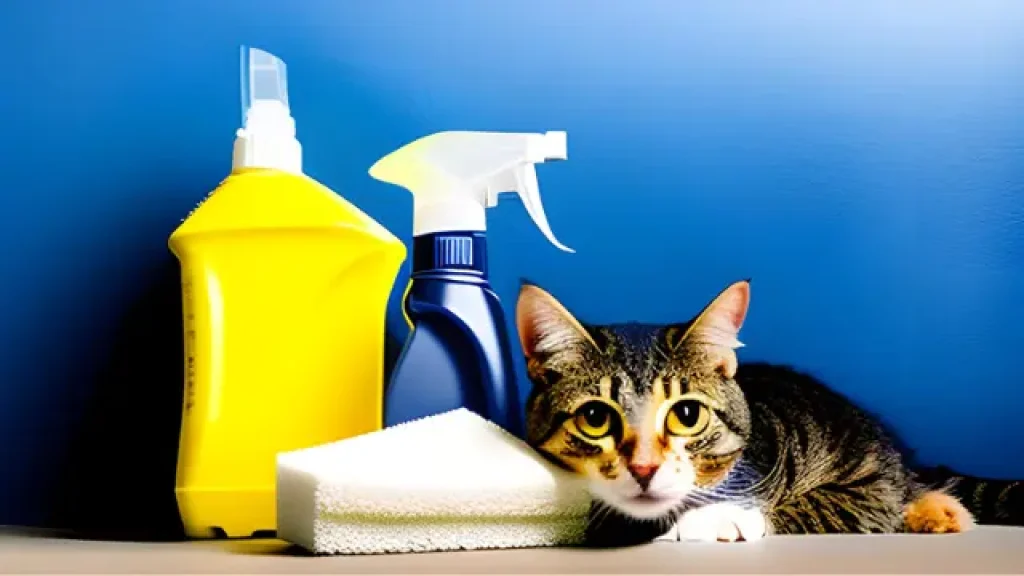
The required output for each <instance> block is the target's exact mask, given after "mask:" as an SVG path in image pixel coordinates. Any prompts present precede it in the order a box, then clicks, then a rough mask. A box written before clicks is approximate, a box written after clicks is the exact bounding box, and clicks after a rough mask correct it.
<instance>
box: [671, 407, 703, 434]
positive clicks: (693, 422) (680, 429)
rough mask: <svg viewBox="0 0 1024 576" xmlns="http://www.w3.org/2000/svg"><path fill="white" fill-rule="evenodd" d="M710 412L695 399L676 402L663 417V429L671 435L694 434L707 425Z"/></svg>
mask: <svg viewBox="0 0 1024 576" xmlns="http://www.w3.org/2000/svg"><path fill="white" fill-rule="evenodd" d="M710 421H711V413H710V412H709V411H708V408H707V406H705V405H704V404H701V403H700V402H698V401H696V400H690V399H687V400H680V401H679V402H676V403H675V405H674V406H672V409H671V410H669V411H668V416H666V417H665V430H667V431H668V433H669V434H671V435H673V436H696V435H697V434H700V433H701V432H703V431H704V429H705V428H707V427H708V423H709V422H710Z"/></svg>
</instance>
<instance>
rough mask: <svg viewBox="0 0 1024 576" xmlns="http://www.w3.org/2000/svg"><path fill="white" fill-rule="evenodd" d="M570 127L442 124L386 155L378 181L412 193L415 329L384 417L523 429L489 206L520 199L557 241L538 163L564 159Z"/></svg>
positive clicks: (407, 304)
mask: <svg viewBox="0 0 1024 576" xmlns="http://www.w3.org/2000/svg"><path fill="white" fill-rule="evenodd" d="M565 157H566V139H565V133H564V132H548V133H546V134H518V133H501V132H440V133H437V134H433V135H430V136H426V137H424V138H420V139H419V140H416V141H414V142H412V143H410V144H407V145H405V146H403V147H402V148H400V149H398V150H396V151H394V152H392V153H391V154H389V155H387V156H385V157H384V158H382V159H380V160H379V161H378V162H377V163H376V164H374V166H373V167H372V168H371V169H370V175H371V176H373V177H374V178H377V179H378V180H382V181H385V182H389V183H391V184H395V185H398V186H402V187H404V188H406V189H408V190H409V191H411V192H412V194H413V199H414V200H413V204H414V209H415V213H414V217H413V227H414V230H413V250H412V251H413V260H412V276H411V278H410V283H409V287H408V288H407V290H406V294H405V298H404V301H403V309H404V311H405V314H406V319H407V320H408V322H409V324H410V328H411V329H410V332H409V336H408V338H407V340H406V342H405V345H404V347H403V348H402V352H401V355H400V356H399V359H398V361H397V363H396V365H395V368H394V371H393V373H392V375H391V379H390V381H389V383H388V386H387V390H386V397H385V402H384V412H385V425H386V426H393V425H395V424H400V423H402V422H408V421H409V420H414V419H417V418H422V417H425V416H430V415H433V414H438V413H441V412H445V411H448V410H454V409H456V408H466V409H469V410H471V411H473V412H475V413H477V414H479V415H480V416H482V417H484V418H487V419H489V420H491V421H492V422H494V423H496V424H498V425H499V426H502V427H503V428H505V429H506V430H507V431H509V432H511V433H512V434H515V435H517V436H519V437H522V435H523V434H522V415H521V413H520V412H521V409H520V404H519V391H518V389H517V386H516V374H515V368H514V366H515V365H514V363H513V356H512V353H513V349H512V347H511V345H510V339H509V336H508V331H507V328H506V326H507V325H506V322H505V314H504V311H503V309H502V306H501V302H500V301H499V299H498V296H497V295H496V294H495V293H494V291H493V290H492V289H491V286H490V283H489V281H488V262H487V244H486V234H485V230H486V213H485V212H486V209H487V208H488V207H493V206H496V205H497V203H498V197H499V194H501V193H503V192H514V193H516V194H518V195H519V196H520V198H522V200H523V203H524V204H525V205H526V210H527V212H528V213H529V214H530V216H531V217H532V218H533V220H534V223H535V224H536V225H537V226H538V227H539V228H540V230H541V231H542V232H543V233H544V234H545V236H547V238H548V239H549V240H550V241H551V242H552V243H553V244H554V245H555V246H557V247H559V248H561V249H563V250H566V251H569V252H571V251H572V250H571V249H569V248H567V247H566V246H564V245H563V244H561V243H560V242H559V241H558V240H557V239H555V237H554V235H553V234H552V232H551V229H550V227H549V226H548V223H547V218H546V216H545V214H544V208H543V206H542V205H541V202H540V192H539V189H538V185H537V175H536V172H535V171H534V164H535V163H540V162H544V161H546V160H551V159H565Z"/></svg>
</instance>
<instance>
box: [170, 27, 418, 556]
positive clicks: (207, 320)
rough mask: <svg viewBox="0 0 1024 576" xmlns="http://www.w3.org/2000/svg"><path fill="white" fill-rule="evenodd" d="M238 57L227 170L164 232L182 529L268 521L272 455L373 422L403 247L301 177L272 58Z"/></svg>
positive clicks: (209, 532) (247, 53) (198, 532)
mask: <svg viewBox="0 0 1024 576" xmlns="http://www.w3.org/2000/svg"><path fill="white" fill-rule="evenodd" d="M243 67H244V69H243V106H244V107H243V110H245V111H246V118H245V128H244V129H242V130H239V131H238V135H237V139H236V141H235V151H234V161H233V169H232V172H231V174H230V175H229V176H228V177H227V178H226V179H225V180H224V181H223V182H221V184H220V186H219V187H217V189H216V190H215V191H214V192H213V193H212V194H211V195H210V196H208V197H207V198H206V200H205V201H203V202H202V203H201V204H200V205H199V206H198V208H196V209H195V210H194V211H193V212H192V213H191V214H190V215H189V216H188V218H187V219H186V220H185V221H184V222H183V223H182V224H181V226H180V227H179V228H178V229H177V230H175V232H174V233H173V234H172V235H171V237H170V240H169V245H170V249H171V251H172V252H173V253H174V254H175V256H176V257H177V258H178V260H179V261H180V264H181V277H182V297H183V308H184V328H185V374H186V375H185V398H184V407H183V422H182V430H181V440H180V450H179V455H178V470H177V486H176V495H177V500H178V506H179V510H180V512H181V516H182V520H183V522H184V524H185V528H186V531H187V533H188V535H190V536H192V537H206V536H213V535H227V536H232V537H235V536H249V535H251V534H253V533H259V532H262V531H273V530H275V529H276V526H277V522H276V503H275V494H274V486H275V480H276V460H275V459H276V455H277V453H279V452H284V451H291V450H296V449H299V448H305V447H310V446H314V445H317V444H321V443H325V442H332V441H335V440H340V439H342V438H347V437H350V436H355V435H358V434H363V433H366V432H371V431H374V430H378V429H380V428H381V427H382V400H381V396H382V394H383V369H384V366H383V365H384V327H385V315H386V306H387V300H388V296H389V294H390V291H391V288H392V286H393V283H394V281H395V277H396V275H397V274H398V270H399V267H400V266H401V264H402V262H403V261H404V259H405V256H406V250H405V246H404V244H402V242H401V241H400V240H399V239H398V238H396V237H395V236H393V235H392V234H391V233H390V232H388V231H387V230H386V229H385V228H384V227H382V226H381V225H380V224H378V223H377V222H375V221H374V220H373V219H372V218H370V217H369V216H367V215H366V214H364V213H363V212H361V211H360V210H359V209H358V208H356V207H355V206H354V205H352V204H351V203H349V202H347V201H346V200H344V199H343V198H341V197H340V196H338V195H337V194H335V193H334V192H332V191H331V190H329V189H328V188H326V187H324V186H323V185H321V184H320V183H318V182H316V181H315V180H313V179H311V178H309V177H308V176H306V175H304V174H303V173H302V151H301V147H300V145H299V143H298V141H297V140H296V139H295V125H294V122H293V121H292V118H291V116H290V111H289V107H288V99H287V85H286V74H285V66H284V63H283V62H281V61H280V60H278V59H277V58H276V57H274V56H272V55H270V54H268V53H266V52H263V51H260V50H256V49H245V48H244V47H243ZM246 79H248V85H246V84H245V82H246Z"/></svg>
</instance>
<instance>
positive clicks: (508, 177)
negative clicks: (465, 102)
mask: <svg viewBox="0 0 1024 576" xmlns="http://www.w3.org/2000/svg"><path fill="white" fill-rule="evenodd" d="M566 158H567V154H566V133H565V132H547V133H544V134H532V133H506V132H461V131H452V132H439V133H436V134H431V135H430V136H425V137H423V138H420V139H419V140H415V141H413V142H411V143H409V144H406V145H405V146H403V147H402V148H399V149H398V150H396V151H394V152H392V153H391V154H388V155H387V156H385V157H384V158H381V159H380V160H378V161H377V163H376V164H374V165H373V167H371V168H370V176H372V177H374V178H376V179H378V180H382V181H384V182H388V183H391V184H395V185H398V186H402V187H403V188H406V189H407V190H409V191H410V192H412V194H413V199H414V207H415V214H414V216H413V226H414V230H413V234H414V235H422V234H428V233H432V232H443V231H456V230H484V229H485V228H486V218H485V214H484V211H485V208H491V207H494V206H496V205H497V204H498V198H499V196H500V195H501V194H504V193H516V194H518V195H519V197H520V199H522V201H523V205H524V206H525V207H526V211H527V213H528V214H529V215H530V217H531V218H532V219H533V221H534V223H535V224H536V225H537V227H538V228H539V229H540V231H541V232H542V233H543V234H544V236H545V237H546V238H547V239H548V240H549V241H550V242H551V243H552V244H554V245H555V246H557V247H558V248H559V249H561V250H565V251H566V252H573V250H572V249H571V248H569V247H567V246H565V245H564V244H562V243H561V242H559V241H558V239H557V238H555V235H554V233H553V232H552V231H551V226H550V225H549V224H548V221H547V216H546V215H545V213H544V206H543V205H542V204H541V200H540V187H539V185H538V183H537V172H536V170H535V169H534V165H535V164H539V163H542V162H546V161H548V160H565V159H566Z"/></svg>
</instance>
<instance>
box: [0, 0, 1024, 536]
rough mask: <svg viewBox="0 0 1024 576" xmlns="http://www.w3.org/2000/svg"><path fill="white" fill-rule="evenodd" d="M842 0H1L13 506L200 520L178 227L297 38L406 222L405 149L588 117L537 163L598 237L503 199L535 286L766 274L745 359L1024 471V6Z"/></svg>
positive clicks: (26, 518) (652, 310)
mask: <svg viewBox="0 0 1024 576" xmlns="http://www.w3.org/2000/svg"><path fill="white" fill-rule="evenodd" d="M816 4H817V3H815V2H810V1H808V2H765V3H761V2H716V3H711V2H709V3H683V2H678V1H677V0H665V1H640V0H636V1H632V2H616V3H612V2H607V3H603V4H601V5H600V7H595V6H593V5H592V6H590V7H588V8H585V9H584V8H580V7H576V3H574V2H543V1H528V0H518V1H509V2H498V1H487V2H481V1H479V0H435V1H433V2H421V1H418V0H375V1H373V2H357V1H339V0H302V1H298V2H263V1H252V0H250V1H244V2H243V1H241V0H219V1H216V2H210V1H202V2H200V1H197V0H146V1H129V0H122V1H114V0H109V1H104V0H91V1H89V2H83V1H81V0H67V1H57V0H49V1H43V0H9V1H8V2H5V3H3V4H2V7H0V53H3V54H4V56H5V59H4V66H5V68H4V71H3V84H2V88H0V118H2V126H3V128H2V132H0V162H2V172H0V173H2V174H3V177H4V186H5V192H4V194H5V195H4V202H5V206H4V214H5V216H4V221H3V226H0V234H2V240H3V245H4V246H6V247H7V249H6V250H4V251H2V253H0V268H2V269H3V270H4V278H5V282H4V283H3V285H2V286H0V300H2V301H3V303H4V304H3V306H2V307H0V311H2V312H0V343H2V345H3V354H2V356H0V523H26V524H42V523H57V524H67V523H75V522H79V523H81V522H82V521H83V519H92V522H93V524H96V523H97V522H98V521H97V520H96V518H98V517H103V518H104V519H105V520H104V521H103V522H99V524H103V525H104V526H105V527H107V528H116V527H117V526H118V525H120V526H127V527H129V528H130V529H132V530H135V531H136V532H135V533H136V534H137V535H139V537H162V536H163V535H166V534H169V532H168V530H170V529H166V528H159V527H152V526H150V527H148V528H145V529H143V528H142V527H141V526H142V524H143V523H145V522H146V521H148V520H150V519H152V518H154V517H157V516H161V515H162V516H161V517H163V518H170V517H172V516H173V496H172V495H171V494H170V490H171V487H172V486H173V475H174V461H173V451H174V444H175V442H176V440H177V432H178V431H177V418H178V412H179V410H180V404H179V402H180V386H181V374H180V371H181V367H180V354H181V350H180V325H179V322H180V321H179V317H178V315H179V313H180V312H179V308H178V306H179V302H178V300H177V298H178V295H177V290H178V286H177V276H176V274H177V271H176V268H175V264H174V262H173V260H172V259H171V256H170V254H169V252H168V251H167V249H166V244H165V242H166V238H167V236H168V234H169V233H170V232H171V231H172V229H173V228H174V227H175V225H176V224H177V223H178V222H179V219H180V218H181V217H182V216H183V215H184V214H185V213H186V212H187V211H188V210H189V209H190V208H191V207H192V206H193V205H194V204H195V203H196V202H197V201H198V200H199V199H200V198H201V197H202V196H203V195H204V194H205V193H206V192H207V191H208V190H209V189H211V188H212V187H213V186H215V185H216V183H217V182H218V180H219V179H220V178H221V177H222V176H223V175H224V174H225V173H226V171H227V170H228V165H229V162H230V155H231V141H232V138H233V133H234V130H235V129H236V127H237V125H238V122H239V110H238V102H239V100H238V86H237V82H238V74H237V66H238V64H237V57H238V55H237V54H238V52H237V47H238V45H239V44H241V43H251V44H254V45H256V46H259V47H263V48H265V49H268V50H270V51H272V52H275V53H277V54H278V55H279V56H281V57H282V58H283V59H285V60H286V62H288V64H289V73H290V83H291V96H292V102H293V106H294V112H295V116H296V119H297V122H298V129H299V133H300V138H301V140H302V142H303V144H304V146H305V148H306V151H307V152H306V163H307V166H308V168H309V172H310V173H311V174H312V175H313V176H315V177H317V178H319V179H320V180H322V181H324V182H325V183H327V184H328V185H330V186H332V187H333V188H335V189H337V190H338V191H340V192H341V193H343V194H344V195H345V196H346V197H348V198H349V199H351V200H352V201H354V202H355V203H357V204H358V205H360V206H362V207H363V208H364V209H365V210H366V211H367V212H369V213H370V214H371V215H373V216H374V217H376V218H377V219H379V220H380V221H381V222H382V223H383V224H384V225H386V226H387V227H389V228H390V229H392V230H394V231H396V232H398V233H400V234H401V236H402V237H403V238H406V239H408V231H409V230H410V225H411V220H410V208H411V200H410V199H409V197H408V196H407V195H406V194H405V193H404V192H403V191H402V190H400V189H398V188H394V187H390V186H388V185H385V184H382V183H378V182H375V181H372V180H371V179H370V178H369V177H368V176H367V175H366V170H367V168H368V167H369V166H370V164H371V163H372V162H373V161H374V160H375V159H376V158H377V157H379V156H380V155H382V154H384V153H386V152H388V151H390V150H391V149H393V148H395V147H397V146H399V145H401V144H403V143H404V142H406V141H408V140H411V139H413V138H416V137H418V136H421V135H424V134H426V133H430V132H433V131H437V130H442V129H497V130H538V131H541V130H548V129H565V130H567V131H568V133H569V143H570V146H569V148H570V152H569V154H570V160H569V161H568V162H566V163H561V164H558V165H551V166H542V167H541V168H540V179H541V184H542V192H543V194H544V197H545V200H546V208H547V211H548V216H549V218H550V221H551V224H552V226H553V227H554V229H555V232H556V234H557V235H558V236H559V237H560V239H561V240H562V241H563V242H566V243H568V244H569V245H570V246H572V247H574V248H575V249H576V250H577V251H578V253H577V254H575V255H571V254H566V253H562V252H559V251H557V250H556V249H555V248H553V247H551V246H550V245H548V244H547V243H546V241H545V240H544V238H543V237H542V236H541V235H540V233H539V232H537V231H536V230H535V229H533V228H532V226H531V224H530V222H529V220H528V219H527V218H526V216H525V212H524V210H523V208H522V206H520V205H518V204H516V203H514V202H512V203H507V204H504V205H502V206H500V207H499V208H497V209H496V210H495V211H494V212H493V214H492V215H491V221H490V222H491V224H490V225H491V238H492V258H493V260H492V261H493V262H494V265H493V281H494V284H495V286H496V288H497V290H498V291H499V293H500V295H501V296H502V297H503V298H504V299H505V301H506V302H507V303H509V304H511V303H512V302H513V301H514V298H515V294H516V289H517V282H518V278H519V277H520V276H528V277H530V278H531V279H533V280H535V281H537V282H539V283H541V284H543V285H545V286H547V287H548V288H549V289H550V290H552V291H553V292H554V293H555V294H556V295H557V296H559V297H560V298H561V299H562V300H563V301H564V302H565V303H566V304H567V305H568V306H569V307H570V308H571V309H573V310H574V311H576V312H577V313H578V314H579V315H580V316H582V317H584V318H585V319H588V320H591V321H616V320H628V319H636V320H649V321H666V320H678V319H685V318H688V317H689V316H690V315H691V314H693V313H694V312H695V311H696V310H697V309H698V308H699V307H700V306H702V305H703V304H704V303H705V301H706V300H707V299H708V298H710V297H711V296H712V295H713V294H714V293H715V292H717V291H718V290H719V289H721V288H722V287H724V286H725V285H726V284H727V283H728V282H731V281H732V280H734V279H737V278H741V277H747V276H751V277H753V279H754V284H753V287H754V297H753V309H752V311H751V313H750V315H749V317H748V323H747V326H746V329H745V331H744V334H743V340H744V341H745V342H746V343H747V345H748V348H747V349H746V350H745V351H744V352H743V354H744V357H745V358H748V359H754V358H759V359H770V360H776V361H783V362H790V363H794V364H797V365H799V366H801V367H804V368H807V369H809V370H812V371H814V372H815V373H817V374H818V375H820V376H822V377H824V378H826V379H827V380H828V381H829V382H831V383H832V384H833V385H834V386H836V387H837V388H839V389H840V390H842V391H843V392H845V393H847V394H849V395H850V396H852V397H853V398H854V399H856V400H858V401H859V402H861V403H862V404H863V405H865V406H866V407H868V408H869V409H872V410H874V411H876V412H878V413H880V414H882V415H883V416H884V417H885V418H887V419H888V420H889V421H890V422H891V423H892V424H893V425H894V427H895V428H896V429H897V430H898V431H899V432H900V433H901V434H902V435H903V436H904V437H905V439H906V440H907V442H908V443H909V444H910V445H912V446H913V447H915V448H917V449H918V450H919V451H920V456H921V457H922V458H923V459H925V460H926V461H929V462H936V461H942V462H945V463H948V464H951V465H954V466H957V467H960V468H962V469H964V470H966V471H969V472H973V473H978V474H988V475H995V476H1024V461H1022V460H1021V459H1020V458H1019V457H1016V456H1010V455H1014V454H1015V455H1019V454H1021V453H1024V427H1022V426H1020V425H1019V424H1020V416H1019V411H1020V408H1021V407H1022V406H1024V380H1022V378H1021V375H1020V371H1019V370H1020V369H1019V365H1020V362H1019V361H1018V360H1016V357H1017V355H1018V354H1019V351H1020V349H1021V344H1022V336H1021V334H1022V332H1021V327H1022V326H1024V306H1022V305H1021V302H1022V301H1024V222H1022V220H1024V67H1022V65H1021V55H1022V54H1024V3H1020V2H1015V1H1013V0H1007V1H1005V2H983V1H976V2H969V3H968V2H954V1H950V2H938V1H930V2H926V1H923V0H922V1H918V2H911V1H907V2H884V1H877V2H867V1H863V0H862V1H859V2H849V3H844V4H842V6H845V7H840V3H830V8H829V9H827V10H826V9H824V8H821V7H818V6H816ZM403 274H404V273H403ZM399 284H400V285H404V276H403V278H402V279H401V280H400V282H399ZM393 324H394V325H395V326H400V325H401V323H400V322H399V321H398V319H397V317H396V318H395V319H394V322H393ZM137 440H138V441H141V442H142V443H144V445H147V446H149V449H145V450H141V449H137V448H133V447H129V442H132V443H133V442H135V441H137ZM133 525H134V527H132V526H133ZM147 526H148V525H147ZM147 530H148V532H147Z"/></svg>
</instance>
